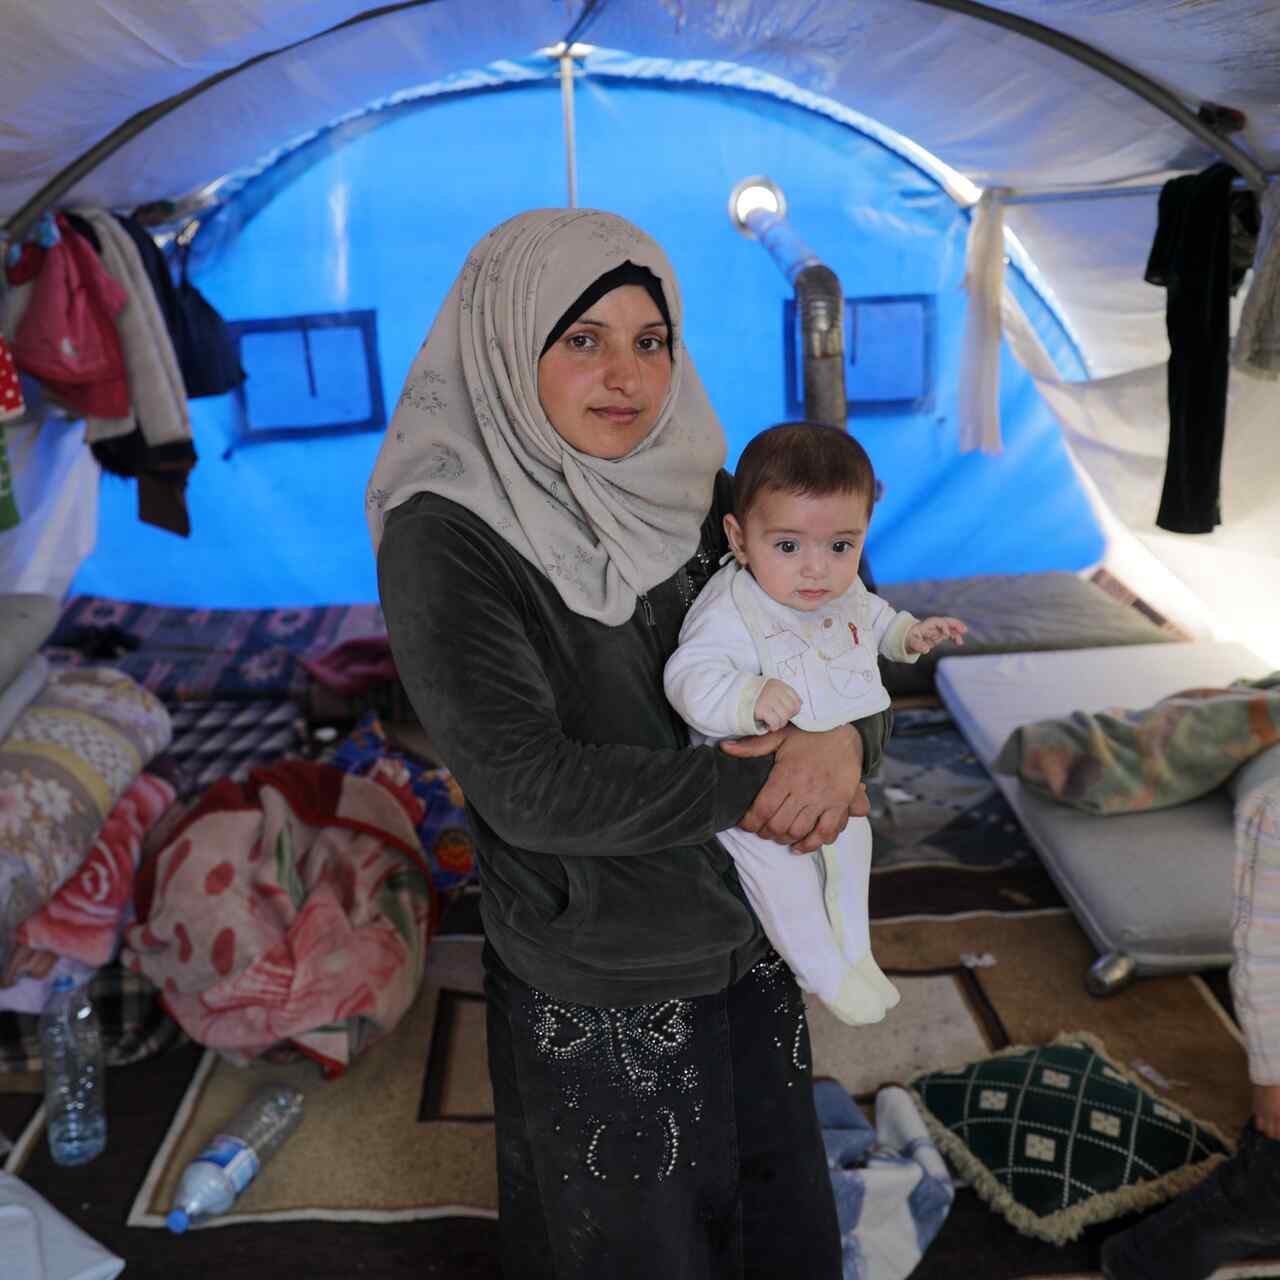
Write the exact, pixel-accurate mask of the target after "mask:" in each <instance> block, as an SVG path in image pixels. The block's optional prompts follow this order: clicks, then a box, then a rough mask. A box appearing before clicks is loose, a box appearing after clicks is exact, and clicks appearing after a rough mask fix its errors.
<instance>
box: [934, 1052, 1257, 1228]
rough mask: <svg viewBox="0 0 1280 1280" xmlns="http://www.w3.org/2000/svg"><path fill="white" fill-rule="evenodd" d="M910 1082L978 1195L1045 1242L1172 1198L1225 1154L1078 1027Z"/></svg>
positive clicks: (1226, 1148)
mask: <svg viewBox="0 0 1280 1280" xmlns="http://www.w3.org/2000/svg"><path fill="white" fill-rule="evenodd" d="M911 1087H912V1091H913V1092H914V1094H915V1097H916V1101H917V1102H918V1103H919V1104H920V1109H921V1111H922V1112H923V1114H924V1116H925V1120H926V1121H927V1123H928V1125H929V1129H930V1131H931V1132H932V1134H933V1136H934V1139H935V1141H936V1142H937V1144H938V1147H939V1149H940V1150H941V1151H942V1152H943V1154H944V1155H946V1157H947V1158H948V1159H949V1160H950V1161H951V1163H952V1164H953V1165H954V1166H955V1167H956V1168H957V1169H958V1170H959V1171H960V1173H961V1174H962V1175H963V1176H964V1177H966V1178H968V1179H969V1181H970V1182H972V1184H973V1186H974V1189H975V1190H976V1191H977V1192H978V1194H979V1195H980V1196H982V1198H983V1199H984V1200H986V1201H987V1203H988V1204H990V1205H991V1206H992V1207H993V1208H994V1209H996V1210H997V1211H999V1212H1000V1213H1002V1214H1003V1215H1004V1216H1005V1218H1007V1219H1008V1221H1009V1223H1010V1224H1011V1225H1012V1226H1014V1227H1015V1228H1016V1229H1017V1230H1019V1231H1021V1232H1023V1233H1024V1234H1026V1235H1030V1236H1038V1237H1039V1238H1040V1239H1042V1240H1049V1241H1051V1242H1053V1243H1054V1244H1062V1243H1065V1242H1066V1241H1068V1240H1074V1239H1075V1238H1076V1237H1077V1236H1078V1235H1079V1234H1080V1232H1081V1231H1082V1230H1083V1229H1084V1228H1085V1227H1086V1226H1087V1225H1089V1224H1090V1223H1093V1222H1105V1221H1106V1220H1107V1219H1108V1218H1114V1217H1118V1216H1119V1215H1120V1214H1123V1213H1128V1212H1130V1211H1131V1210H1134V1209H1140V1208H1146V1207H1148V1206H1150V1205H1153V1204H1158V1203H1159V1202H1160V1201H1162V1200H1165V1199H1168V1198H1170V1197H1172V1196H1174V1195H1177V1194H1178V1193H1179V1192H1181V1191H1183V1190H1185V1189H1187V1188H1188V1187H1190V1186H1193V1185H1194V1184H1195V1183H1196V1182H1198V1181H1199V1180H1200V1179H1201V1178H1202V1177H1204V1175H1205V1174H1207V1173H1208V1172H1209V1170H1210V1169H1212V1168H1213V1167H1214V1165H1216V1164H1218V1163H1220V1161H1221V1160H1222V1159H1223V1158H1224V1157H1225V1156H1226V1155H1227V1154H1229V1152H1230V1150H1231V1143H1230V1142H1229V1141H1228V1140H1227V1139H1226V1138H1225V1137H1224V1136H1223V1135H1222V1134H1221V1133H1220V1132H1219V1131H1218V1130H1217V1129H1216V1128H1215V1127H1214V1126H1213V1125H1211V1124H1206V1123H1204V1122H1203V1121H1199V1120H1196V1119H1195V1118H1194V1117H1193V1116H1190V1115H1188V1114H1187V1113H1186V1112H1185V1111H1183V1110H1181V1109H1180V1108H1178V1107H1176V1106H1174V1105H1173V1104H1172V1103H1169V1102H1165V1101H1163V1100H1162V1099H1160V1098H1158V1097H1156V1096H1155V1095H1153V1094H1152V1093H1150V1092H1149V1091H1148V1090H1147V1088H1146V1087H1145V1086H1144V1085H1143V1084H1142V1083H1141V1082H1140V1081H1139V1080H1138V1078H1137V1077H1135V1076H1134V1075H1132V1074H1131V1073H1129V1072H1128V1071H1126V1070H1125V1069H1124V1068H1122V1067H1120V1066H1118V1065H1117V1064H1116V1063H1115V1062H1113V1061H1112V1060H1111V1059H1110V1058H1108V1057H1107V1054H1106V1050H1105V1049H1104V1047H1103V1046H1102V1044H1101V1043H1099V1041H1098V1040H1096V1039H1095V1038H1094V1037H1092V1036H1090V1035H1088V1034H1087V1033H1085V1032H1071V1033H1068V1034H1065V1035H1061V1036H1059V1037H1058V1038H1057V1039H1056V1040H1054V1041H1053V1043H1052V1044H1049V1045H1043V1046H1040V1047H1035V1046H1031V1047H1027V1046H1017V1047H1015V1048H1012V1049H1005V1050H1004V1051H1002V1052H1001V1053H997V1054H993V1055H992V1056H991V1057H989V1058H984V1059H982V1060H981V1061H978V1062H972V1063H969V1064H968V1065H967V1066H964V1067H960V1068H959V1069H957V1070H954V1071H931V1072H928V1073H927V1074H925V1075H921V1076H917V1077H916V1078H915V1079H914V1080H912V1081H911Z"/></svg>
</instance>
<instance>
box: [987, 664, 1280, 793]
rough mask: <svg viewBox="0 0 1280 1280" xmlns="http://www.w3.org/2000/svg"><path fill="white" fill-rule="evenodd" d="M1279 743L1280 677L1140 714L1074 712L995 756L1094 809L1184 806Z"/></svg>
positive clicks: (1191, 696)
mask: <svg viewBox="0 0 1280 1280" xmlns="http://www.w3.org/2000/svg"><path fill="white" fill-rule="evenodd" d="M1276 742H1280V671H1277V672H1272V674H1271V675H1269V676H1264V677H1263V678H1262V679H1261V680H1237V681H1236V682H1235V683H1234V684H1232V685H1231V686H1230V687H1229V688H1226V689H1187V690H1184V691H1183V692H1181V693H1176V694H1174V695H1173V696H1172V697H1168V698H1163V699H1161V700H1160V701H1159V702H1157V703H1155V704H1154V705H1153V706H1151V707H1146V708H1143V709H1141V710H1133V711H1130V710H1124V709H1117V708H1112V709H1110V710H1107V711H1099V712H1096V713H1093V712H1087V711H1076V712H1073V713H1072V714H1071V715H1070V716H1069V717H1068V718H1066V719H1065V720H1041V721H1039V722H1038V723H1036V724H1030V725H1025V726H1023V727H1022V728H1020V729H1015V730H1014V731H1013V733H1011V734H1010V735H1009V739H1008V741H1007V742H1006V743H1005V744H1004V746H1003V748H1002V749H1001V751H1000V755H999V756H998V757H997V758H996V761H995V763H994V765H993V768H994V769H995V770H996V771H997V772H1001V773H1012V774H1017V776H1018V777H1019V778H1021V779H1022V781H1023V782H1024V783H1025V784H1026V785H1027V786H1028V787H1030V788H1031V789H1032V790H1033V791H1037V792H1039V793H1040V794H1042V795H1045V796H1047V797H1049V798H1050V799H1052V800H1057V801H1059V802H1060V803H1062V804H1067V805H1071V806H1072V807H1073V808H1076V809H1084V810H1086V811H1087V812H1089V813H1097V814H1111V813H1133V812H1137V811H1140V810H1144V809H1164V808H1168V807H1170V806H1171V805H1176V804H1185V803H1186V802H1187V801H1188V800H1194V799H1195V798H1196V797H1197V796H1202V795H1205V794H1206V793H1207V792H1209V791H1212V790H1213V789H1214V787H1217V786H1220V785H1221V784H1222V783H1223V782H1225V781H1226V780H1227V778H1229V777H1230V776H1231V774H1233V773H1234V772H1235V771H1236V770H1237V769H1238V768H1239V767H1240V766H1241V765H1242V764H1244V763H1245V762H1246V761H1247V760H1249V759H1250V758H1251V757H1253V756H1255V755H1257V753H1258V752H1259V751H1263V750H1265V749H1266V748H1267V747H1269V746H1272V745H1273V744H1274V743H1276Z"/></svg>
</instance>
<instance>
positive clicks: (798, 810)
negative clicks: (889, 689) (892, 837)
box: [720, 710, 893, 853]
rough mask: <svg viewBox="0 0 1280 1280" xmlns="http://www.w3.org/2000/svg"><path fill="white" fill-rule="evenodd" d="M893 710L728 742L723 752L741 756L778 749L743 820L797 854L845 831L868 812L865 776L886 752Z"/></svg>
mask: <svg viewBox="0 0 1280 1280" xmlns="http://www.w3.org/2000/svg"><path fill="white" fill-rule="evenodd" d="M892 727H893V712H892V711H888V710H886V711H881V712H878V713H877V714H875V715H872V716H867V717H865V718H864V719H862V720H858V721H855V722H854V723H853V724H850V725H839V726H838V727H836V728H835V729H831V730H828V731H827V732H826V733H806V732H805V731H804V730H802V729H797V728H796V727H795V726H794V725H788V726H787V727H786V728H784V729H779V730H777V731H775V732H773V733H766V734H763V735H761V736H760V737H758V738H747V739H736V740H727V741H725V742H722V743H721V744H720V749H721V750H722V751H726V752H728V753H729V754H730V755H734V756H739V757H751V756H762V755H768V754H769V752H771V751H773V752H776V753H777V756H776V759H775V761H774V766H773V772H772V773H770V774H769V779H768V781H767V782H766V783H765V785H764V786H763V787H762V788H761V789H760V792H759V794H758V795H757V796H756V798H755V801H754V802H753V803H752V805H751V808H750V809H749V810H748V811H747V813H746V814H745V815H744V816H743V817H742V818H741V819H740V820H739V822H738V825H739V826H740V827H742V828H743V829H744V830H745V831H754V832H755V833H756V834H757V835H761V836H763V837H764V838H765V839H766V840H772V841H774V842H775V843H776V844H786V845H790V846H791V848H792V850H793V852H795V853H814V852H816V851H817V850H818V849H820V848H822V846H823V845H824V844H830V843H831V842H832V841H833V840H835V838H836V837H837V836H838V835H839V834H840V832H841V831H843V830H844V828H845V826H846V825H847V824H848V821H849V817H850V815H851V814H852V815H857V816H865V815H866V814H867V813H868V812H869V806H868V804H867V793H866V789H865V788H864V787H863V785H862V779H863V776H864V774H865V773H866V772H867V771H868V770H869V769H874V768H875V767H876V766H877V765H878V764H879V763H880V759H881V756H882V755H883V753H884V744H885V743H886V742H887V741H888V738H889V732H890V730H891V729H892Z"/></svg>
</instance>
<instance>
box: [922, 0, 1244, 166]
mask: <svg viewBox="0 0 1280 1280" xmlns="http://www.w3.org/2000/svg"><path fill="white" fill-rule="evenodd" d="M916 3H917V4H926V5H929V6H930V7H932V8H934V9H947V10H949V11H950V12H952V13H961V14H964V15H965V16H966V17H970V18H976V19H977V20H978V21H979V22H989V23H991V24H992V25H993V26H997V27H1003V28H1004V29H1005V30H1006V31H1013V32H1015V33H1017V34H1018V35H1021V36H1026V37H1027V39H1028V40H1034V41H1035V42H1036V43H1037V44H1042V45H1046V46H1047V47H1048V48H1050V49H1055V50H1057V51H1058V52H1059V53H1062V54H1065V55H1066V56H1067V57H1069V58H1074V59H1075V60H1076V61H1077V62H1082V63H1084V65H1085V66H1087V67H1092V68H1093V70H1095V71H1097V72H1098V73H1099V74H1101V75H1104V76H1106V77H1107V78H1108V79H1109V80H1114V81H1115V82H1116V83H1117V84H1120V85H1123V86H1124V87H1125V88H1126V89H1129V90H1131V91H1132V92H1133V93H1136V94H1137V95H1138V96H1139V97H1140V98H1143V99H1145V100H1146V101H1147V102H1149V103H1151V105H1152V106H1153V107H1156V108H1157V109H1158V110H1160V111H1163V112H1164V113H1165V115H1167V116H1169V117H1170V118H1171V119H1173V120H1176V121H1177V122H1178V123H1179V124H1180V125H1181V126H1182V127H1183V128H1184V129H1186V130H1187V132H1188V133H1191V134H1194V135H1195V136H1196V137H1197V138H1199V139H1200V141H1201V142H1203V143H1204V144H1205V146H1207V147H1209V148H1210V149H1211V150H1212V151H1215V152H1216V153H1217V154H1218V155H1220V156H1221V157H1222V158H1223V159H1224V160H1225V161H1226V162H1227V163H1228V164H1229V165H1231V167H1232V168H1233V169H1235V170H1236V172H1237V173H1239V174H1240V176H1241V177H1242V178H1244V180H1245V181H1246V182H1247V183H1248V184H1249V186H1251V187H1253V188H1254V190H1255V191H1261V190H1262V189H1263V188H1264V187H1265V186H1266V181H1267V179H1266V174H1264V173H1263V171H1262V169H1261V167H1260V166H1259V164H1258V162H1257V161H1256V160H1254V158H1253V157H1252V156H1251V155H1249V153H1248V152H1247V151H1244V150H1242V149H1241V148H1240V147H1238V146H1237V145H1236V144H1235V143H1234V142H1230V141H1228V140H1227V139H1226V138H1224V137H1223V136H1222V135H1221V134H1220V133H1215V132H1214V130H1212V129H1211V128H1209V126H1208V125H1207V124H1205V122H1204V121H1203V120H1201V119H1200V118H1199V116H1197V115H1196V113H1195V112H1194V111H1191V110H1190V109H1189V108H1188V107H1187V106H1186V105H1185V103H1183V102H1182V101H1181V100H1180V99H1179V98H1176V97H1175V96H1174V95H1173V94H1172V93H1170V92H1169V91H1168V90H1167V89H1165V88H1163V87H1161V86H1160V85H1158V84H1156V82H1155V81H1154V80H1150V79H1148V78H1147V77H1146V76H1144V75H1143V74H1142V73H1141V72H1139V71H1135V70H1134V69H1133V68H1132V67H1129V66H1126V65H1125V64H1124V63H1123V62H1117V61H1116V59H1115V58H1112V57H1110V56H1109V55H1108V54H1105V53H1103V52H1102V51H1101V50H1100V49H1095V48H1094V47H1093V46H1092V45H1088V44H1085V43H1084V41H1083V40H1077V39H1076V38H1075V37H1074V36H1069V35H1065V34H1064V33H1063V32H1061V31H1055V30H1054V29H1053V28H1052V27H1046V26H1043V25H1042V24H1041V23H1039V22H1032V21H1031V19H1030V18H1022V17H1019V16H1018V15H1017V14H1013V13H1005V12H1004V10H1002V9H993V8H991V7H990V6H989V5H985V4H977V3H975V0H916Z"/></svg>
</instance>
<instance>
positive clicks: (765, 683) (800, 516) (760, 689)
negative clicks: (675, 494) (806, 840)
mask: <svg viewBox="0 0 1280 1280" xmlns="http://www.w3.org/2000/svg"><path fill="white" fill-rule="evenodd" d="M875 488H876V482H875V474H874V472H873V470H872V467H871V460H870V459H869V458H868V457H867V454H866V451H865V450H864V449H863V448H862V446H861V445H860V444H859V443H858V442H857V441H856V440H855V439H853V437H852V436H850V435H848V434H846V433H845V432H844V431H842V430H840V429H838V428H835V427H827V426H820V425H818V424H815V423H807V422H793V423H783V424H782V425H780V426H775V427H770V428H769V429H768V430H767V431H764V432H762V433H761V434H760V435H758V436H756V438H755V439H754V440H752V441H751V443H750V444H749V445H748V446H747V448H746V449H745V450H744V451H743V454H742V457H741V459H740V460H739V463H738V469H737V472H736V474H735V476H734V507H735V512H736V514H735V515H729V516H725V520H724V524H725V532H726V534H727V535H728V539H729V545H730V547H731V548H732V551H733V563H729V564H726V565H724V567H723V568H721V569H720V571H719V572H718V573H716V574H715V576H714V577H712V579H711V581H710V582H708V583H707V585H706V586H705V587H704V588H703V590H702V592H701V593H700V594H699V596H698V598H697V600H695V601H694V603H693V606H692V608H690V610H689V613H688V615H687V617H686V618H685V621H684V625H683V627H682V628H681V631H680V644H679V647H678V648H677V649H676V651H675V653H673V654H672V655H671V658H670V660H669V661H668V662H667V666H666V671H665V673H664V683H665V687H666V692H667V697H668V698H669V699H670V700H671V704H672V705H673V706H674V707H675V709H676V710H677V711H678V712H679V713H680V715H681V716H682V717H683V719H684V720H685V722H686V723H687V724H688V725H689V727H690V729H691V730H692V734H691V736H692V737H693V739H694V741H696V742H708V741H715V740H718V739H721V738H729V737H735V738H736V737H745V736H747V735H750V734H759V733H765V732H767V731H769V730H772V729H780V728H781V727H782V726H783V725H785V724H787V723H788V722H790V723H793V724H795V725H796V726H797V727H798V728H800V729H806V730H810V731H812V732H821V731H823V730H826V729H833V728H835V727H836V726H837V725H842V724H847V723H849V722H850V721H851V720H857V719H860V718H861V717H863V716H867V715H871V714H872V713H874V712H876V711H882V710H884V708H886V707H887V706H888V705H889V694H888V692H887V691H886V690H885V688H884V685H883V684H882V683H881V682H880V675H879V669H878V667H877V664H876V655H877V653H878V652H879V653H883V654H884V655H885V656H886V657H887V658H890V659H893V660H895V661H898V662H914V661H915V660H916V659H917V658H918V657H919V656H920V654H922V653H928V652H929V650H930V649H932V648H933V647H934V645H936V644H938V643H939V641H941V640H943V639H950V640H954V641H956V642H957V643H963V641H962V640H961V637H962V636H963V635H964V634H965V631H966V627H965V625H964V623H963V622H960V621H958V620H957V619H955V618H926V619H925V620H924V621H923V622H918V621H917V620H916V619H915V618H913V617H912V616H911V615H910V614H909V613H899V612H897V611H895V610H894V609H892V608H891V607H890V606H889V605H888V604H886V603H885V601H883V600H881V599H880V598H879V597H878V596H875V595H872V594H871V593H870V592H869V591H868V590H867V589H866V588H865V587H864V586H863V585H862V583H861V581H859V579H858V562H859V560H860V559H861V557H862V547H863V543H864V542H865V540H866V536H867V524H868V522H869V520H870V518H871V506H872V502H873V501H874V494H875ZM720 841H721V843H722V844H723V845H724V846H725V848H726V849H728V850H729V852H730V854H731V855H732V856H733V859H734V862H735V864H736V865H737V868H738V875H739V877H740V879H741V881H742V884H743V887H744V889H745V890H746V893H747V897H748V898H749V899H750V901H751V905H752V906H753V907H754V908H755V911H756V914H757V915H758V916H759V918H760V922H761V924H762V925H763V926H764V930H765V933H766V934H767V935H768V936H769V940H770V941H771V942H772V943H773V945H774V947H775V948H776V949H777V951H778V953H779V954H780V955H781V956H782V958H783V959H784V960H786V962H787V963H788V964H789V965H790V966H791V969H792V971H793V972H794V973H795V975H796V980H797V981H798V982H799V984H800V985H801V986H802V987H804V988H805V989H806V990H809V991H813V992H815V993H816V994H817V995H818V996H819V997H820V998H821V999H822V1000H823V1001H824V1003H826V1004H827V1006H828V1007H829V1008H830V1009H831V1011H832V1012H833V1013H834V1014H835V1015H836V1017H837V1018H839V1019H840V1020H841V1021H842V1022H848V1023H864V1022H878V1021H880V1019H881V1018H883V1017H884V1015H885V1013H886V1012H887V1010H889V1009H891V1008H893V1006H894V1005H896V1004H897V1003H898V1000H899V995H898V991H897V988H896V987H894V985H893V984H892V983H891V982H890V981H889V980H888V979H887V978H886V977H885V976H884V974H883V973H881V972H880V968H879V966H878V965H877V964H876V962H875V960H874V958H873V957H872V955H871V931H870V926H869V924H868V922H867V889H868V884H869V880H870V874H871V827H870V824H869V823H868V822H867V820H866V819H865V818H850V820H849V824H848V826H847V827H846V828H845V829H844V831H843V832H842V834H841V835H840V836H839V838H838V839H837V840H836V842H835V844H832V845H827V846H826V847H824V848H823V849H822V851H821V853H820V854H811V855H808V856H804V857H801V856H798V855H794V854H789V853H787V852H786V851H785V850H783V849H781V848H780V847H779V846H778V845H776V844H774V843H772V842H771V841H768V840H765V839H764V838H763V837H761V836H758V835H753V834H751V833H750V832H747V831H743V830H741V829H740V828H738V827H733V828H731V829H730V830H728V831H722V832H720Z"/></svg>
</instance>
